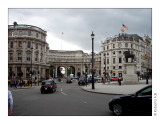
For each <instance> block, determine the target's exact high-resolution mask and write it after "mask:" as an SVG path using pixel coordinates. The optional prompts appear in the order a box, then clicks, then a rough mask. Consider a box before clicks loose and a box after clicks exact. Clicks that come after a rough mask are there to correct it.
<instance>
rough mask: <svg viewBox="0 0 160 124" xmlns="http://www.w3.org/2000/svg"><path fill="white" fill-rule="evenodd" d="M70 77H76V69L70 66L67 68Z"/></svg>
mask: <svg viewBox="0 0 160 124" xmlns="http://www.w3.org/2000/svg"><path fill="white" fill-rule="evenodd" d="M70 75H72V76H75V68H74V67H73V66H69V67H68V68H67V76H70Z"/></svg>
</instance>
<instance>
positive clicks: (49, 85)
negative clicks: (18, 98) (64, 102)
mask: <svg viewBox="0 0 160 124" xmlns="http://www.w3.org/2000/svg"><path fill="white" fill-rule="evenodd" d="M56 89H57V85H56V83H55V82H54V80H44V81H42V84H41V87H40V91H41V93H45V92H52V93H53V92H55V91H56Z"/></svg>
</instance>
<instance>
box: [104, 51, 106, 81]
mask: <svg viewBox="0 0 160 124" xmlns="http://www.w3.org/2000/svg"><path fill="white" fill-rule="evenodd" d="M104 56H105V60H104V61H105V74H104V76H105V82H106V53H104Z"/></svg>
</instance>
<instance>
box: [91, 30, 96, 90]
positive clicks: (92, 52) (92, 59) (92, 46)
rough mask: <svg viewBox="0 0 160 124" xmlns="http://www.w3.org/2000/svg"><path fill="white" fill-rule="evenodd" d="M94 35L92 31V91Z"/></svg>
mask: <svg viewBox="0 0 160 124" xmlns="http://www.w3.org/2000/svg"><path fill="white" fill-rule="evenodd" d="M94 36H95V35H94V34H93V31H92V34H91V38H92V60H91V62H92V89H95V87H94V72H93V68H94Z"/></svg>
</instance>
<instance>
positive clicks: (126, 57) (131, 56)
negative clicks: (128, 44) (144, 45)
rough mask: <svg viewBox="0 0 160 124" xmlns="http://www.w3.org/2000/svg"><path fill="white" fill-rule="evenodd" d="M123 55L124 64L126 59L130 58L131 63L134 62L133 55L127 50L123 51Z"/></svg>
mask: <svg viewBox="0 0 160 124" xmlns="http://www.w3.org/2000/svg"><path fill="white" fill-rule="evenodd" d="M124 55H125V59H126V63H128V58H131V62H133V61H134V60H135V55H134V54H131V53H130V51H129V50H128V51H125V52H124Z"/></svg>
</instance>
